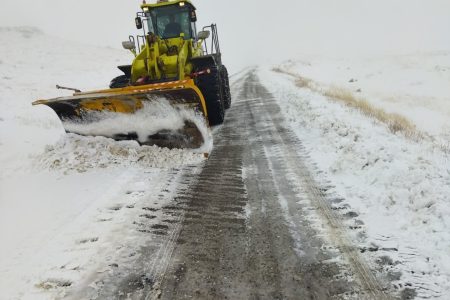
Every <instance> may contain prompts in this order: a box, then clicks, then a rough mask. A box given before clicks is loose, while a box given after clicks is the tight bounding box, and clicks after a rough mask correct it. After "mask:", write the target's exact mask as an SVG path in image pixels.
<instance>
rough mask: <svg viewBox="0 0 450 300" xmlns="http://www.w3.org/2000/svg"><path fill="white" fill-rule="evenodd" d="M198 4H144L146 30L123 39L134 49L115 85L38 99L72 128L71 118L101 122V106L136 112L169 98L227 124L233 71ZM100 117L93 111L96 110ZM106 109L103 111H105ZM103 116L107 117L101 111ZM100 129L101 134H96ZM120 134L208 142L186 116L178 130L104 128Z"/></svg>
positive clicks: (164, 142)
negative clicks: (200, 21) (202, 22)
mask: <svg viewBox="0 0 450 300" xmlns="http://www.w3.org/2000/svg"><path fill="white" fill-rule="evenodd" d="M196 21H197V14H196V8H195V6H194V5H193V3H192V2H191V1H189V0H157V2H156V3H151V4H150V3H146V2H145V0H144V2H143V3H142V5H141V11H139V12H138V13H137V14H136V18H135V23H136V27H137V29H139V30H142V34H141V35H138V36H137V37H134V36H130V37H129V39H128V40H127V41H125V42H122V46H123V48H125V49H127V50H129V51H131V53H132V54H133V55H134V60H133V62H132V63H131V64H130V65H122V66H118V69H119V70H121V71H122V72H123V74H122V75H120V76H118V77H116V78H114V79H113V80H112V81H111V83H110V85H109V89H103V90H96V91H88V92H81V91H80V90H77V89H72V88H64V87H60V86H57V88H62V89H69V90H72V91H74V93H73V95H72V96H68V97H59V98H54V99H49V100H37V101H35V102H33V105H38V104H44V105H47V106H49V107H50V108H52V109H53V110H54V111H55V112H56V114H57V115H58V117H59V118H60V119H61V121H62V123H63V126H64V127H65V129H66V131H67V132H73V133H78V134H85V133H83V132H77V130H76V129H74V126H66V125H65V124H73V122H76V123H89V124H90V126H95V125H96V124H95V122H98V121H99V117H98V115H99V114H98V113H99V112H108V113H113V114H136V113H137V112H139V111H140V110H142V109H143V108H144V107H145V106H146V105H151V103H152V102H154V101H158V100H159V99H164V100H165V101H168V103H169V104H170V106H171V107H173V108H175V109H181V108H186V107H187V108H188V109H193V110H195V111H197V112H198V113H199V114H202V115H203V117H204V119H205V120H206V121H207V123H209V125H218V124H221V123H222V122H223V120H224V114H225V110H226V109H227V108H229V107H230V105H231V95H230V87H229V81H228V72H227V69H226V67H225V66H224V65H223V63H222V57H221V52H220V46H219V39H218V34H217V26H216V25H215V24H212V25H210V26H205V27H203V28H202V30H201V31H197V27H196ZM96 113H97V115H96V116H97V117H94V118H93V117H92V114H96ZM100 115H101V114H100ZM100 118H101V117H100ZM96 135H98V134H96ZM100 135H104V136H107V137H111V138H114V139H116V140H138V141H139V142H140V143H141V144H146V145H155V144H156V145H160V146H166V147H176V148H195V147H198V146H199V145H200V144H201V143H202V142H203V140H202V136H201V134H200V132H199V129H198V128H196V125H195V124H193V123H192V121H185V123H184V127H183V128H181V129H179V130H178V131H177V132H173V131H170V130H169V131H168V130H160V131H159V132H153V133H151V134H149V135H148V136H145V137H142V136H138V134H137V133H136V132H129V131H128V130H127V129H125V128H124V129H123V130H122V131H121V132H115V133H104V134H103V133H101V134H100Z"/></svg>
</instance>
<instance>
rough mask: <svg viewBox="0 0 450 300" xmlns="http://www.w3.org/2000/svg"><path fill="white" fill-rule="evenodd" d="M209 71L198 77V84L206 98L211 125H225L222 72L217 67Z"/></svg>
mask: <svg viewBox="0 0 450 300" xmlns="http://www.w3.org/2000/svg"><path fill="white" fill-rule="evenodd" d="M209 69H210V70H211V72H210V73H209V74H205V75H201V76H199V77H197V79H196V84H197V86H198V88H199V89H200V91H201V92H202V94H203V97H204V98H205V102H206V109H207V112H208V121H209V124H210V125H211V126H214V125H219V124H222V123H223V120H224V118H225V108H224V103H223V95H222V80H221V76H220V71H219V69H218V68H217V67H216V66H214V67H210V68H209Z"/></svg>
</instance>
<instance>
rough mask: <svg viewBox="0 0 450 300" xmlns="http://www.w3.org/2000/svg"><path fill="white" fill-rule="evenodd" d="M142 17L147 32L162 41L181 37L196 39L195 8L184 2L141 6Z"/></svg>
mask: <svg viewBox="0 0 450 300" xmlns="http://www.w3.org/2000/svg"><path fill="white" fill-rule="evenodd" d="M142 9H143V12H142V13H141V14H139V13H138V17H140V15H141V16H142V20H143V21H144V23H145V25H146V27H147V31H148V32H149V33H150V32H151V33H154V34H155V35H157V36H159V37H160V38H161V39H163V40H167V39H171V38H178V37H180V36H181V37H183V39H185V40H190V39H196V32H197V31H196V25H195V22H196V21H197V17H196V13H195V7H194V6H193V5H192V4H191V3H189V2H185V1H174V2H163V3H160V4H156V5H152V6H143V8H142Z"/></svg>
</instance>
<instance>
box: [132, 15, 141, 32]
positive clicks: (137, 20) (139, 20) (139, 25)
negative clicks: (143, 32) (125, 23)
mask: <svg viewBox="0 0 450 300" xmlns="http://www.w3.org/2000/svg"><path fill="white" fill-rule="evenodd" d="M134 21H135V22H136V28H137V29H142V19H141V18H140V17H136V19H134Z"/></svg>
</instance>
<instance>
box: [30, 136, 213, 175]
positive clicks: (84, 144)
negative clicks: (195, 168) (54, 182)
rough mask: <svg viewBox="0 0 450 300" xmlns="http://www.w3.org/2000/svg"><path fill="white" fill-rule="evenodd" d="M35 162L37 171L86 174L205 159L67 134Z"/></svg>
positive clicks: (199, 156) (172, 164) (172, 165)
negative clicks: (120, 168) (100, 170)
mask: <svg viewBox="0 0 450 300" xmlns="http://www.w3.org/2000/svg"><path fill="white" fill-rule="evenodd" d="M36 159H37V165H38V167H40V168H44V169H49V170H65V171H73V172H86V171H88V170H90V169H96V168H108V167H113V166H117V167H127V166H136V167H146V168H148V167H152V168H172V167H177V166H183V165H188V164H196V163H199V162H201V161H203V160H204V155H203V154H202V153H195V152H193V151H189V150H181V149H167V148H160V147H157V146H140V145H139V144H138V143H137V142H136V141H115V140H112V139H109V138H106V137H100V136H98V137H85V136H80V135H76V134H68V135H67V136H66V137H64V138H62V139H61V140H60V141H59V142H58V143H56V144H55V145H51V146H47V148H46V150H45V152H44V153H43V154H41V155H38V156H36Z"/></svg>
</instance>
